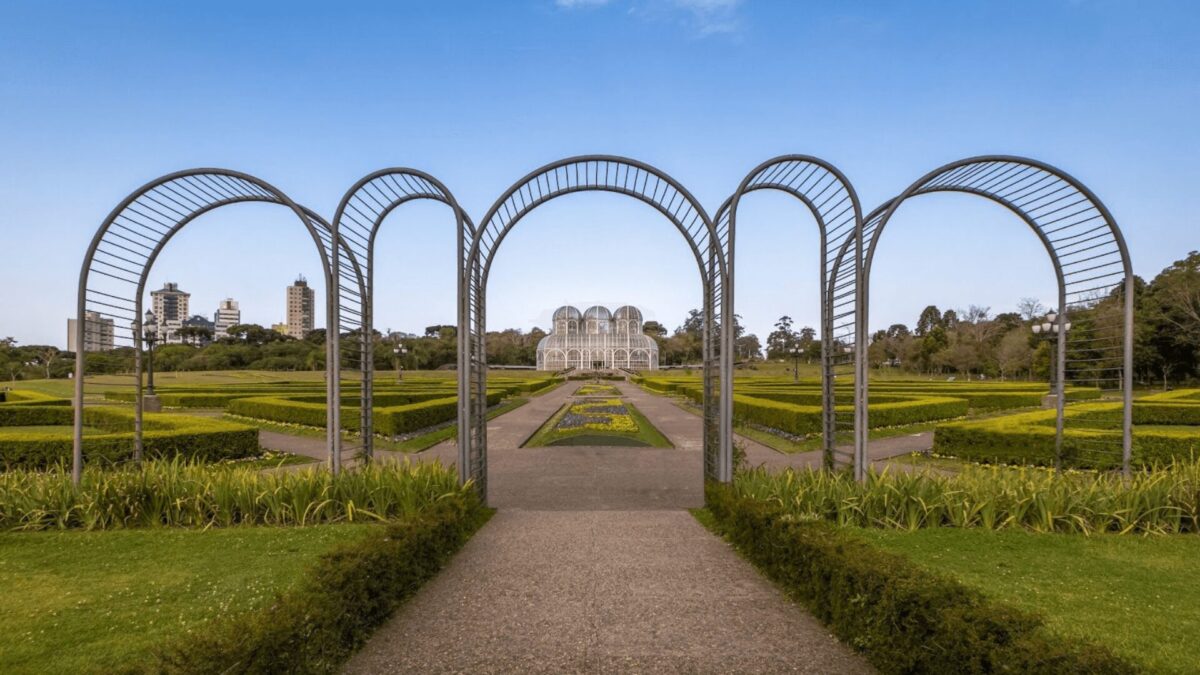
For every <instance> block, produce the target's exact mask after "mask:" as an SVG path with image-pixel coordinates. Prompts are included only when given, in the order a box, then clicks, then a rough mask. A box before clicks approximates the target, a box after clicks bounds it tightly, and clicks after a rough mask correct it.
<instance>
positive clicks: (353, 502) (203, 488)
mask: <svg viewBox="0 0 1200 675" xmlns="http://www.w3.org/2000/svg"><path fill="white" fill-rule="evenodd" d="M469 489H470V487H469V486H467V487H460V486H459V485H458V480H457V476H456V475H455V474H454V473H453V472H451V471H449V470H447V469H446V468H444V467H442V466H441V465H439V464H436V463H434V464H412V463H408V462H405V463H403V464H371V465H368V466H365V467H362V468H356V469H353V470H348V471H345V472H343V473H341V474H339V475H338V476H334V475H333V474H331V473H330V472H329V471H327V470H324V469H322V468H315V467H314V468H308V469H305V470H300V471H261V470H258V469H255V468H251V467H238V466H220V467H214V466H211V465H205V464H199V463H193V462H185V461H183V460H171V461H154V462H145V463H143V464H141V465H140V466H138V465H133V466H129V467H127V468H122V469H115V470H104V471H100V470H91V471H86V472H85V473H84V475H83V480H82V481H81V483H80V485H79V486H78V487H76V486H75V485H72V483H71V476H70V472H69V471H68V470H65V469H64V468H62V467H59V468H56V469H53V470H50V471H10V472H7V473H2V474H0V529H6V530H49V529H85V530H102V529H113V528H136V527H155V526H164V527H230V526H235V525H316V524H324V523H338V522H357V521H370V520H390V519H394V518H400V517H405V516H411V515H414V514H417V513H420V512H422V511H424V510H425V509H427V508H429V507H430V506H431V505H432V504H434V503H436V502H438V501H440V500H442V499H445V498H447V497H452V496H454V495H457V494H460V493H462V492H463V491H466V490H469Z"/></svg>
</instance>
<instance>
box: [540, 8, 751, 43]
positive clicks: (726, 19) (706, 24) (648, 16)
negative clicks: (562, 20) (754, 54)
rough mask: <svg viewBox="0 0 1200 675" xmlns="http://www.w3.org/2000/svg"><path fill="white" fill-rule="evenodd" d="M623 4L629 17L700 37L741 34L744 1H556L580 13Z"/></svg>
mask: <svg viewBox="0 0 1200 675" xmlns="http://www.w3.org/2000/svg"><path fill="white" fill-rule="evenodd" d="M615 4H623V5H626V6H627V7H628V14H629V15H630V16H633V17H636V18H639V19H642V20H647V21H654V20H666V21H671V22H674V23H679V24H681V25H683V26H685V27H687V28H688V29H689V30H690V31H692V32H694V33H695V34H696V35H697V36H698V37H707V36H710V35H734V34H738V33H741V31H742V28H743V23H742V18H741V16H740V14H739V13H738V9H739V7H740V6H741V4H742V0H626V1H625V2H621V3H617V2H614V1H613V0H554V5H555V6H556V7H558V8H559V9H565V10H581V9H593V8H597V7H604V6H611V5H615Z"/></svg>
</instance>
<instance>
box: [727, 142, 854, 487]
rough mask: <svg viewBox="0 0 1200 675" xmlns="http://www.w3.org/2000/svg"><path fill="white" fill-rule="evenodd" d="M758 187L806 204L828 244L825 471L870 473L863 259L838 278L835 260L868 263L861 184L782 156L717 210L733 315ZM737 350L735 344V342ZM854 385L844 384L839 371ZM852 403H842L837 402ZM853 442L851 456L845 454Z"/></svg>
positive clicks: (823, 288)
mask: <svg viewBox="0 0 1200 675" xmlns="http://www.w3.org/2000/svg"><path fill="white" fill-rule="evenodd" d="M756 190H777V191H780V192H784V193H786V194H789V195H791V196H792V197H795V198H796V199H798V200H800V202H801V203H803V204H804V205H805V206H806V207H807V208H808V210H809V212H810V213H811V214H812V216H813V218H814V219H815V220H816V223H817V229H818V231H819V233H820V240H821V247H820V257H821V281H820V294H821V371H822V372H821V400H822V411H823V414H822V432H823V433H822V436H823V444H824V454H825V466H826V467H827V468H833V467H834V466H838V465H843V466H844V465H847V464H850V465H853V466H854V467H855V472H856V474H858V475H860V476H861V475H862V473H863V472H864V471H865V468H866V464H867V461H866V429H865V428H864V427H863V426H862V420H860V419H859V416H858V415H857V414H856V413H857V412H858V411H859V410H860V409H861V407H862V406H861V404H860V399H861V398H862V396H864V395H865V389H864V387H863V386H862V385H863V383H865V382H866V348H865V347H866V325H865V323H864V321H863V320H862V318H861V317H860V315H859V313H858V312H857V311H856V310H857V307H858V305H859V300H860V299H859V295H860V292H861V290H862V287H861V286H859V284H858V283H857V282H858V273H859V269H860V267H861V263H859V262H855V263H854V264H853V265H849V266H847V267H846V269H845V270H844V273H843V274H842V275H841V276H840V277H839V278H838V279H837V280H836V281H835V279H834V267H833V261H834V260H835V259H836V258H837V254H838V252H839V251H841V250H842V248H843V247H846V246H847V245H851V246H853V247H854V251H853V254H854V259H855V261H861V259H862V248H861V244H858V243H854V244H851V243H850V242H861V241H862V239H861V236H860V234H861V232H862V223H863V220H862V207H861V206H860V204H859V200H858V195H857V194H856V193H855V191H854V187H853V186H852V185H851V184H850V181H849V180H847V178H846V177H845V175H843V174H842V173H841V172H840V171H838V169H837V168H836V167H834V166H833V165H832V164H829V163H828V162H825V161H823V160H821V159H818V158H816V157H811V156H808V155H782V156H779V157H775V158H772V159H769V160H767V161H765V162H763V163H762V164H760V165H758V166H757V167H755V168H754V170H753V171H751V172H750V173H749V174H747V176H746V178H745V179H744V180H742V182H741V184H740V185H738V188H737V190H736V191H735V192H734V193H733V195H732V196H731V197H729V199H727V200H726V201H725V203H724V204H722V205H721V208H720V209H718V210H717V216H716V224H717V228H718V230H721V231H727V235H726V236H727V238H728V243H727V244H726V249H725V257H726V260H727V270H728V274H729V283H728V286H727V287H726V289H725V292H726V294H727V296H728V297H729V305H728V309H727V311H728V313H729V314H730V315H732V314H733V295H734V293H733V288H734V283H735V282H736V272H735V270H736V266H735V264H734V262H735V256H734V251H735V247H736V232H737V210H738V206H739V204H740V201H741V199H742V197H743V196H744V195H746V194H747V193H749V192H754V191H756ZM727 348H729V349H732V345H727ZM839 370H841V371H843V372H842V373H840V374H841V375H844V376H849V377H845V378H844V379H845V380H848V381H847V382H846V386H844V387H836V386H835V385H836V383H837V377H838V375H839V373H838V372H837V371H839ZM839 394H840V395H841V397H842V398H845V399H849V401H848V403H849V404H848V405H843V406H840V409H839V406H838V405H836V404H837V398H838V396H839ZM839 443H848V444H849V445H850V447H851V451H850V452H849V453H842V452H840V451H839V450H838V445H839Z"/></svg>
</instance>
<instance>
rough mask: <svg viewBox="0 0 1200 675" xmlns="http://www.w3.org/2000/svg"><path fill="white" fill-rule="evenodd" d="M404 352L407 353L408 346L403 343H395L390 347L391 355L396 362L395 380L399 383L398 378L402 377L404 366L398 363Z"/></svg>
mask: <svg viewBox="0 0 1200 675" xmlns="http://www.w3.org/2000/svg"><path fill="white" fill-rule="evenodd" d="M406 354H408V347H406V346H405V345H403V344H397V345H396V346H395V347H392V355H393V357H394V360H395V362H396V382H397V383H399V382H400V380H401V379H402V378H403V377H404V366H403V365H402V364H401V363H400V359H402V358H403V357H404V356H405V355H406Z"/></svg>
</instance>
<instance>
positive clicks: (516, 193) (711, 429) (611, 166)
mask: <svg viewBox="0 0 1200 675" xmlns="http://www.w3.org/2000/svg"><path fill="white" fill-rule="evenodd" d="M584 191H603V192H615V193H618V194H624V195H628V196H630V197H633V198H635V199H638V200H640V201H642V202H644V203H646V204H649V205H650V206H652V207H654V208H655V209H657V210H658V211H659V212H660V213H662V214H663V215H664V216H666V217H667V219H668V220H670V221H671V222H672V223H673V224H674V225H675V226H676V228H677V229H678V230H679V231H680V233H681V234H683V236H684V238H685V239H686V240H687V242H688V245H689V246H690V248H691V250H692V253H693V255H694V256H695V257H696V263H697V265H698V267H699V270H700V278H701V281H702V283H703V286H704V315H705V322H704V325H705V331H704V373H705V375H704V471H705V477H706V478H707V479H713V480H719V481H728V480H730V478H731V476H732V456H733V441H732V433H731V432H732V400H731V397H729V396H725V397H721V399H720V402H719V403H718V400H717V397H716V396H714V395H713V394H714V391H713V388H714V385H715V384H717V382H716V380H717V379H718V378H719V379H720V382H721V383H724V382H726V381H728V380H730V378H731V377H732V363H733V361H732V352H731V350H722V349H721V345H722V344H726V343H728V342H731V338H727V337H726V335H728V336H732V325H731V322H725V321H721V317H722V316H726V314H725V311H726V308H727V305H726V304H725V303H726V302H727V301H728V295H727V294H724V289H725V288H726V283H727V281H728V277H727V271H726V270H727V261H726V259H725V254H724V250H725V247H724V245H723V242H722V237H721V236H720V234H719V233H718V231H717V229H716V227H715V226H714V224H713V222H712V220H711V219H710V218H709V216H708V214H707V213H706V212H705V211H704V208H703V207H702V206H701V205H700V203H699V202H698V201H697V200H696V199H695V197H693V196H692V195H691V193H690V192H688V191H687V189H686V188H684V187H683V186H682V185H681V184H680V183H679V182H678V181H676V180H674V179H673V178H671V177H670V176H668V175H667V174H666V173H664V172H662V171H660V170H658V169H656V168H655V167H652V166H650V165H649V164H645V163H643V162H639V161H637V160H633V159H629V158H625V157H617V156H612V155H584V156H577V157H570V158H567V159H563V160H560V161H557V162H552V163H550V164H547V165H545V166H543V167H541V168H539V169H536V170H534V171H532V172H530V173H529V174H527V175H526V176H525V177H523V178H521V179H520V180H518V181H517V182H516V183H514V184H513V185H512V186H511V187H510V188H509V189H508V190H506V191H505V192H504V193H503V194H502V195H501V196H500V198H499V199H497V200H496V202H495V203H494V204H493V205H492V207H491V208H490V209H489V210H488V212H487V215H486V216H485V217H484V218H483V220H482V221H480V225H479V227H478V229H477V230H476V232H475V233H474V236H473V237H472V241H471V247H470V250H469V251H468V252H467V253H466V261H467V264H465V265H464V266H463V268H462V269H463V270H464V273H463V276H462V286H461V288H462V289H463V291H464V292H463V293H462V294H461V295H460V298H459V331H458V334H459V361H460V363H459V387H460V392H463V391H465V392H467V393H468V395H467V396H465V397H461V396H460V399H465V402H466V406H465V409H464V410H463V411H462V412H463V416H462V417H461V418H460V424H459V429H460V433H459V452H460V457H459V464H460V467H461V470H462V471H464V472H465V474H464V477H469V478H470V479H472V480H474V481H476V485H477V487H478V489H479V491H480V493H481V494H482V495H483V496H484V497H486V495H487V484H486V481H487V426H486V419H485V418H486V414H485V413H486V408H487V396H486V394H487V392H486V386H487V385H486V383H487V370H486V369H487V351H486V344H485V331H486V316H487V314H486V299H487V293H486V290H487V279H488V274H489V272H490V269H491V264H492V261H493V259H494V256H495V253H496V251H497V249H498V248H499V245H500V243H501V242H502V241H503V240H504V237H505V236H507V235H508V232H509V231H510V230H511V229H512V228H513V227H514V226H515V225H516V223H517V222H518V221H519V220H520V219H521V218H523V217H524V216H525V215H526V214H528V213H529V212H530V211H532V210H533V209H534V208H536V207H537V206H539V205H541V204H543V203H545V202H547V201H549V200H551V199H554V198H556V197H560V196H563V195H566V194H571V193H573V192H584ZM718 332H720V340H718V339H717V338H718ZM718 363H719V366H720V371H721V372H720V373H719V374H718V373H717V372H716V371H717V366H718ZM722 388H724V387H722ZM468 431H469V433H468Z"/></svg>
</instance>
